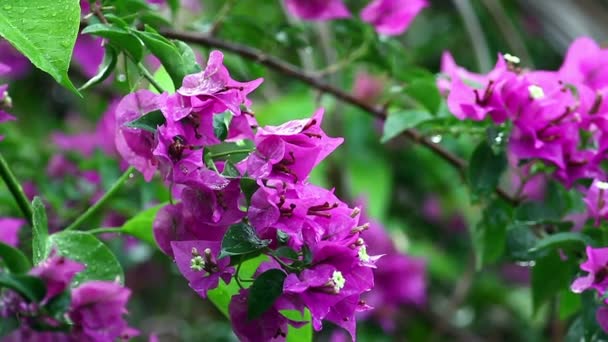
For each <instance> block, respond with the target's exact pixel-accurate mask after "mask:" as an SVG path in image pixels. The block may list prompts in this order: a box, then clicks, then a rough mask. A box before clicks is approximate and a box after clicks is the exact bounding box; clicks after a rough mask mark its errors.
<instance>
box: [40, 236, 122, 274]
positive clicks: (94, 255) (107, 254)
mask: <svg viewBox="0 0 608 342" xmlns="http://www.w3.org/2000/svg"><path fill="white" fill-rule="evenodd" d="M49 240H50V242H51V244H52V245H53V246H54V247H55V248H56V250H57V252H58V253H59V255H63V256H65V257H69V258H70V259H72V260H75V261H77V262H80V263H82V264H84V265H85V266H86V269H85V270H84V271H82V272H80V273H78V274H77V275H76V277H75V278H74V285H77V284H80V283H82V282H85V281H89V280H108V281H118V282H120V283H122V282H123V281H124V279H125V276H124V274H123V271H122V267H121V266H120V263H119V262H118V260H117V259H116V257H115V256H114V254H113V253H112V251H111V250H110V249H109V248H108V247H107V246H106V245H105V244H104V243H103V242H101V241H99V240H98V239H97V238H96V237H95V236H93V235H92V234H89V233H86V232H78V231H63V232H59V233H56V234H53V235H51V236H50V238H49Z"/></svg>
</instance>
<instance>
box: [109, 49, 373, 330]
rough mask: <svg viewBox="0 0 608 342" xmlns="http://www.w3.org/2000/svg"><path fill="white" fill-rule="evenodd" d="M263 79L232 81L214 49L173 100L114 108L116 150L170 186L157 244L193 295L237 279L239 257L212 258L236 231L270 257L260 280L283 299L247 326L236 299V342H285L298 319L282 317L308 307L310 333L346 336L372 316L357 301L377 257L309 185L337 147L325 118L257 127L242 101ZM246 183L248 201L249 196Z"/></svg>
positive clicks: (242, 296) (352, 217) (358, 228)
mask: <svg viewBox="0 0 608 342" xmlns="http://www.w3.org/2000/svg"><path fill="white" fill-rule="evenodd" d="M261 82H262V80H261V79H258V80H254V81H251V82H238V81H235V80H233V79H232V78H231V77H230V74H229V72H228V70H227V69H226V67H225V66H224V65H223V55H222V54H221V53H220V52H218V51H213V52H211V55H210V57H209V59H208V63H207V66H206V68H205V69H204V70H203V71H201V72H200V73H197V74H193V75H188V76H186V77H185V78H184V80H183V84H182V86H181V87H180V88H179V89H177V91H176V92H175V93H173V94H168V93H163V94H160V95H158V94H154V93H152V92H149V91H146V90H140V91H138V92H136V93H133V94H130V95H127V96H126V97H125V98H124V99H123V100H122V101H121V102H120V103H119V104H118V107H117V109H116V130H117V135H116V146H117V150H118V151H119V153H120V154H121V155H122V157H123V158H124V159H125V160H126V161H127V162H129V164H131V165H132V166H134V167H135V168H136V169H137V170H139V171H140V172H141V173H142V174H143V175H144V177H145V179H146V180H150V179H152V177H153V176H154V174H155V172H156V171H157V170H158V171H160V174H161V177H162V179H163V180H164V181H165V182H166V184H167V185H168V186H169V187H170V188H171V189H172V194H173V196H174V201H177V202H176V203H175V204H169V205H166V206H165V207H163V208H162V209H161V210H160V211H159V213H158V214H157V216H156V220H155V222H154V234H155V238H156V241H157V243H158V245H159V247H160V248H161V250H162V251H163V252H164V253H166V254H167V255H168V256H170V257H171V258H173V259H174V260H175V262H176V264H177V266H178V268H179V270H180V272H181V273H182V275H183V276H184V277H185V278H186V279H187V280H188V282H189V284H190V287H191V288H192V289H193V290H194V291H196V292H197V293H198V294H199V295H201V296H202V297H206V296H207V292H208V291H209V290H212V289H214V288H216V287H217V286H218V285H219V282H220V279H221V280H223V281H224V282H225V283H229V282H230V281H231V280H232V279H233V278H234V277H238V276H239V275H238V274H236V269H235V266H236V265H238V263H239V257H240V256H238V255H237V256H236V257H234V255H235V254H228V255H232V256H231V257H228V256H225V255H220V252H221V250H222V247H223V244H224V242H223V241H225V240H226V239H227V237H226V236H227V233H230V232H231V231H232V230H233V229H234V230H237V229H238V230H239V231H240V232H241V235H239V236H237V237H236V239H243V242H242V244H243V245H245V246H247V245H248V244H251V243H257V244H258V245H259V249H258V250H257V254H259V253H262V254H265V255H267V256H268V258H267V261H265V262H263V263H262V264H261V266H260V267H259V268H258V270H257V273H256V277H258V276H260V275H262V274H264V273H266V272H269V271H272V272H274V274H275V275H277V274H278V277H279V278H280V279H282V292H281V293H280V296H278V298H277V299H276V300H275V301H274V302H273V303H272V306H271V307H270V308H269V309H268V310H266V311H265V312H264V313H263V314H262V315H261V317H258V318H255V319H248V317H247V312H248V308H247V305H248V301H249V299H248V298H249V291H250V290H249V289H246V288H242V289H241V291H240V293H239V294H237V295H235V296H234V297H233V299H232V302H231V304H230V308H229V309H230V310H229V311H230V315H231V321H232V322H233V328H234V331H235V333H236V335H237V336H238V337H239V338H241V339H243V340H251V341H262V340H263V341H266V340H271V339H273V340H284V339H285V336H286V334H287V326H288V325H294V326H299V325H301V324H302V322H296V321H293V320H289V319H287V318H286V317H285V316H283V314H281V313H280V311H281V310H294V309H295V310H298V311H301V312H303V311H304V310H305V309H308V310H309V311H310V313H311V315H312V324H313V326H314V328H315V329H316V330H319V329H321V327H322V321H323V320H328V321H331V322H334V323H335V324H337V325H340V326H342V327H344V328H346V329H347V330H348V331H349V332H350V333H351V335H352V336H353V338H354V336H355V323H356V321H355V318H354V315H355V313H356V312H359V311H363V310H367V309H369V307H368V306H367V305H366V304H365V303H364V302H363V301H362V300H361V295H362V294H363V293H365V292H367V291H369V290H370V289H371V288H372V287H373V284H374V280H373V279H374V278H373V273H372V269H373V268H374V267H375V266H374V264H375V261H376V260H377V259H378V258H377V257H373V256H369V255H368V254H367V252H366V243H365V241H364V240H363V238H362V236H361V235H362V234H361V233H362V232H363V231H364V230H366V229H367V228H368V225H367V224H360V222H359V221H360V210H359V209H358V208H351V207H349V206H348V205H347V204H346V203H344V202H342V201H341V200H340V199H339V198H337V197H336V196H335V195H334V193H333V191H331V190H327V189H324V188H321V187H318V186H315V185H312V184H310V183H308V181H307V179H308V176H309V174H310V172H311V171H312V169H313V168H314V167H315V166H316V165H318V164H319V163H320V162H321V161H322V160H323V159H325V158H326V157H327V156H328V155H329V154H330V153H331V152H332V151H334V150H335V149H336V147H338V145H340V144H341V143H342V140H343V139H341V138H332V137H328V136H327V135H326V134H325V132H324V131H323V130H322V129H321V123H322V120H323V111H322V110H319V111H317V112H316V113H315V114H314V115H313V117H312V118H310V119H303V120H295V121H290V122H287V123H285V124H283V125H280V126H267V127H258V125H257V123H256V120H255V117H254V115H253V114H252V113H251V112H250V110H249V109H248V108H249V105H250V104H251V102H250V100H249V99H248V95H249V94H250V93H251V92H252V91H253V90H254V89H256V88H257V87H258V86H259V85H260V83H261ZM155 113H156V114H155ZM149 115H158V116H159V117H160V119H161V120H160V122H159V123H158V124H157V126H156V129H149V127H148V128H142V127H137V126H134V125H133V122H134V121H135V122H137V120H142V117H147V116H149ZM161 115H162V116H161ZM248 146H249V147H248ZM251 146H254V148H252V147H251ZM226 149H227V150H226ZM239 156H240V158H236V159H235V157H239ZM244 184H249V186H253V187H254V190H255V192H253V193H252V194H251V193H250V194H249V195H246V193H247V191H246V190H245V189H246V188H247V187H246V186H245V185H244ZM230 234H232V233H230ZM230 234H229V235H230ZM251 239H253V241H254V242H252V240H251ZM279 249H280V250H281V251H283V252H284V253H279V252H278V250H279ZM277 272H278V273H277ZM237 279H238V278H237ZM262 322H263V324H262Z"/></svg>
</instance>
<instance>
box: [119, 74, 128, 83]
mask: <svg viewBox="0 0 608 342" xmlns="http://www.w3.org/2000/svg"><path fill="white" fill-rule="evenodd" d="M117 78H118V82H124V81H126V80H127V76H125V74H120V75H118V77H117Z"/></svg>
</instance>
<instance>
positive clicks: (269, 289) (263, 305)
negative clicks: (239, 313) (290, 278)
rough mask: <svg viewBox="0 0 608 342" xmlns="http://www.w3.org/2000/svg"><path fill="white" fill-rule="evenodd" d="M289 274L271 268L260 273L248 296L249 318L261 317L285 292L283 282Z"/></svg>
mask: <svg viewBox="0 0 608 342" xmlns="http://www.w3.org/2000/svg"><path fill="white" fill-rule="evenodd" d="M285 277H287V275H286V274H285V273H284V272H283V271H281V270H279V269H276V268H275V269H271V270H268V271H266V272H264V273H262V274H260V275H259V276H258V277H257V278H256V280H255V281H254V282H253V285H251V288H250V291H249V297H248V298H247V318H248V319H250V320H253V319H257V318H259V317H260V316H261V315H262V314H264V313H265V312H266V311H268V309H270V308H271V307H272V305H273V304H274V302H275V301H276V300H277V298H279V297H280V296H281V294H282V293H283V282H284V281H285Z"/></svg>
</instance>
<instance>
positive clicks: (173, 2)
mask: <svg viewBox="0 0 608 342" xmlns="http://www.w3.org/2000/svg"><path fill="white" fill-rule="evenodd" d="M167 5H169V9H170V10H171V14H173V15H174V16H175V15H177V11H179V5H180V4H179V0H167Z"/></svg>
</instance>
